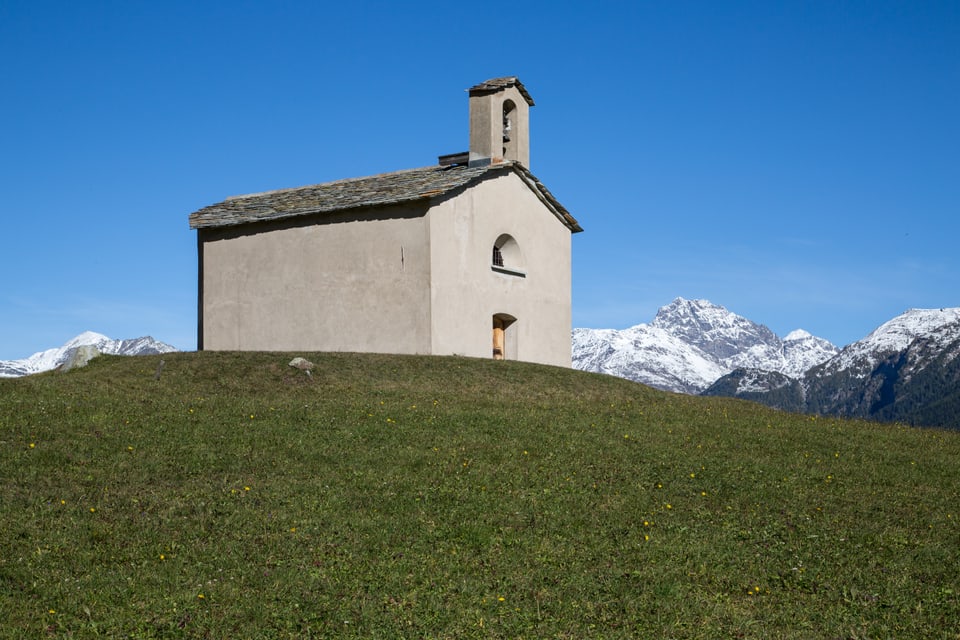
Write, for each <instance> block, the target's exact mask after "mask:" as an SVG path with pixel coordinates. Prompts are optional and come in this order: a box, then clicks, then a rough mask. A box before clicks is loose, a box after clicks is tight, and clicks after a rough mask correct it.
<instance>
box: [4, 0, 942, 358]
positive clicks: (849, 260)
mask: <svg viewBox="0 0 960 640" xmlns="http://www.w3.org/2000/svg"><path fill="white" fill-rule="evenodd" d="M506 75H516V76H518V77H519V78H520V79H521V80H522V81H523V83H524V84H525V86H526V87H527V89H528V90H529V91H530V93H531V94H532V96H533V98H534V100H535V101H536V103H537V106H536V107H535V108H534V109H533V110H532V111H531V169H532V171H533V173H534V174H535V175H537V177H538V178H540V180H541V181H543V183H544V184H546V185H547V186H548V187H549V188H550V190H551V191H552V192H553V193H554V195H555V196H557V198H558V199H559V200H560V201H561V202H562V203H563V204H564V205H565V206H566V207H567V208H568V209H569V210H570V211H571V212H572V213H573V214H574V215H575V216H576V217H577V219H578V220H579V221H580V223H581V224H582V226H583V227H584V229H585V232H584V233H581V234H577V235H576V236H574V243H573V244H574V255H573V325H574V326H575V327H592V328H625V327H628V326H631V325H634V324H638V323H641V322H649V321H650V320H652V318H653V316H654V315H655V314H656V311H657V308H658V307H660V306H662V305H665V304H668V303H669V302H670V301H671V300H673V299H674V298H675V297H677V296H682V297H685V298H705V299H708V300H710V301H712V302H714V303H716V304H720V305H723V306H725V307H727V308H728V309H730V310H731V311H734V312H736V313H739V314H740V315H743V316H746V317H747V318H750V319H751V320H754V321H756V322H760V323H763V324H766V325H767V326H769V327H770V328H771V329H773V331H774V332H776V333H777V334H778V335H781V336H783V335H785V334H787V333H788V332H790V331H791V330H793V329H796V328H803V329H806V330H808V331H810V332H811V333H814V334H815V335H819V336H821V337H824V338H827V339H828V340H830V341H832V342H834V343H836V344H838V345H840V346H843V345H845V344H848V343H850V342H853V341H855V340H857V339H859V338H862V337H864V336H865V335H866V334H867V333H869V332H870V331H871V330H872V329H874V328H875V327H877V326H878V325H880V324H881V323H883V322H885V321H886V320H889V319H890V318H892V317H894V316H896V315H898V314H899V313H901V312H903V311H904V310H906V309H907V308H911V307H951V306H960V249H958V248H957V245H958V244H960V240H958V239H960V2H957V1H956V0H952V1H949V2H934V1H931V2H906V1H902V2H886V1H883V0H871V1H868V2H867V1H865V2H858V1H833V0H831V1H827V2H816V1H803V2H771V1H767V0H762V1H757V2H735V1H733V2H715V1H713V0H710V1H705V2H684V1H682V0H681V1H678V0H669V1H664V2H641V1H630V2H604V1H602V0H593V1H592V2H557V1H556V0H553V1H550V2H538V1H524V2H511V3H479V2H450V1H449V0H448V1H444V2H420V3H417V2H410V3H406V2H403V3H401V2H369V1H362V0H360V1H356V0H354V1H351V2H336V3H334V2H297V1H293V0H290V1H273V2H267V1H264V2H254V1H242V0H231V1H229V2H214V1H205V2H194V1H190V2H178V1H174V0H167V1H164V2H140V1H133V0H120V1H115V2H97V1H91V2H74V1H66V0H65V1H63V2H50V1H44V0H2V1H0V78H2V89H0V123H2V136H0V219H2V223H3V224H2V235H0V237H2V247H3V254H2V255H3V263H2V264H3V267H2V272H0V359H14V358H22V357H25V356H28V355H30V354H32V353H34V352H35V351H39V350H41V349H45V348H49V347H54V346H59V345H60V344H62V343H63V342H65V341H66V340H68V339H69V338H71V337H73V336H75V335H77V334H79V333H81V332H83V331H85V330H93V331H98V332H100V333H104V334H106V335H108V336H110V337H113V338H132V337H138V336H141V335H152V336H154V337H155V338H157V339H158V340H163V341H165V342H168V343H170V344H173V345H174V346H176V347H178V348H180V349H187V350H190V349H194V348H195V347H196V292H197V287H196V277H197V276H196V235H195V232H193V231H191V230H190V229H189V226H188V222H187V216H188V215H189V214H190V213H191V212H193V211H195V210H197V209H199V208H201V207H203V206H206V205H208V204H212V203H215V202H219V201H221V200H223V199H224V198H225V197H227V196H230V195H236V194H242V193H251V192H256V191H264V190H269V189H276V188H283V187H294V186H300V185H305V184H313V183H318V182H325V181H328V180H334V179H339V178H347V177H355V176H363V175H370V174H375V173H382V172H386V171H393V170H398V169H405V168H412V167H419V166H426V165H430V164H433V163H435V162H436V156H437V155H439V154H444V153H452V152H457V151H463V150H466V148H467V124H468V123H467V96H466V93H465V91H464V90H465V89H466V88H468V87H470V86H471V85H473V84H476V83H478V82H480V81H483V80H486V79H488V78H493V77H498V76H506Z"/></svg>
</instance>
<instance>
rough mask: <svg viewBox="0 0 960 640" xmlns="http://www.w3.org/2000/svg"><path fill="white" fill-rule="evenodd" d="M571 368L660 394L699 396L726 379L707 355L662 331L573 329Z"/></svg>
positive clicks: (648, 327) (647, 327)
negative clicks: (630, 382)
mask: <svg viewBox="0 0 960 640" xmlns="http://www.w3.org/2000/svg"><path fill="white" fill-rule="evenodd" d="M573 345H574V346H573V366H574V368H575V369H580V370H582V371H595V372H597V373H607V374H610V375H614V376H617V377H620V378H627V379H628V380H634V381H636V382H642V383H643V384H646V385H649V386H651V387H656V388H658V389H666V390H669V391H676V392H679V393H697V392H698V391H699V390H700V389H704V388H706V387H707V386H708V385H709V384H710V383H711V382H713V381H714V380H716V379H717V378H719V377H720V376H721V375H723V374H724V373H725V371H724V370H723V368H721V367H720V365H719V364H717V362H716V361H715V360H714V359H713V358H711V357H710V356H709V355H707V354H706V353H704V352H703V351H701V350H700V349H698V348H697V347H695V346H693V345H691V344H687V343H686V342H684V341H683V340H681V339H680V338H677V337H676V336H674V335H672V334H670V333H669V332H667V331H666V330H664V329H662V328H660V327H654V326H651V325H647V324H639V325H637V326H635V327H630V328H629V329H624V330H623V331H617V330H615V329H574V330H573Z"/></svg>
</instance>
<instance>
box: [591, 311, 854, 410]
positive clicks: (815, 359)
mask: <svg viewBox="0 0 960 640" xmlns="http://www.w3.org/2000/svg"><path fill="white" fill-rule="evenodd" d="M838 351H839V349H837V347H835V346H834V345H832V344H831V343H830V342H828V341H827V340H824V339H823V338H817V337H815V336H812V335H810V334H809V333H807V332H806V331H802V330H797V331H793V332H791V333H790V334H788V335H787V337H786V338H783V339H781V338H778V337H777V335H776V334H774V333H773V331H771V330H770V329H769V328H767V327H766V326H764V325H762V324H757V323H755V322H752V321H750V320H748V319H746V318H744V317H742V316H739V315H737V314H735V313H732V312H731V311H728V310H727V309H725V308H723V307H721V306H719V305H715V304H713V303H711V302H709V301H707V300H686V299H684V298H677V299H676V300H674V301H673V302H671V303H670V304H668V305H666V306H664V307H661V308H660V310H659V311H658V312H657V315H656V317H655V318H654V319H653V322H652V323H650V324H639V325H637V326H634V327H630V328H629V329H624V330H615V329H574V331H573V366H574V368H576V369H581V370H583V371H595V372H599V373H608V374H611V375H615V376H619V377H622V378H627V379H629V380H635V381H637V382H642V383H644V384H647V385H650V386H652V387H656V388H659V389H664V390H667V391H675V392H679V393H699V392H701V391H703V390H704V389H706V388H707V387H709V386H710V384H711V383H713V382H714V381H716V380H717V379H718V378H720V377H721V376H723V375H724V374H726V373H729V372H730V371H733V370H734V369H738V368H753V369H763V370H765V371H774V372H777V373H780V374H782V375H784V376H787V377H789V378H796V377H800V376H801V375H803V373H804V372H805V371H806V370H808V369H809V368H810V367H812V366H815V365H817V364H820V363H821V362H824V361H826V360H828V359H829V358H831V357H833V356H834V355H835V354H836V353H837V352H838Z"/></svg>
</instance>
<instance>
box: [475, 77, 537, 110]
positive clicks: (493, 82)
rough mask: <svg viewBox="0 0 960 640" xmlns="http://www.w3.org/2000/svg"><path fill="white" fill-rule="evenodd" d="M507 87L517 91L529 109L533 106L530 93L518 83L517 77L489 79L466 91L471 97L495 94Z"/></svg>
mask: <svg viewBox="0 0 960 640" xmlns="http://www.w3.org/2000/svg"><path fill="white" fill-rule="evenodd" d="M507 87H516V88H517V91H519V92H520V95H522V96H523V99H524V100H526V101H527V104H529V105H530V106H531V107H532V106H534V105H533V98H532V97H531V96H530V92H528V91H527V88H526V87H525V86H523V83H522V82H520V79H519V78H517V76H507V77H504V78H491V79H490V80H486V81H484V82H481V83H480V84H475V85H473V86H472V87H470V88H469V89H467V91H468V92H469V95H471V96H472V95H477V94H479V95H483V94H485V93H496V92H497V91H500V90H501V89H505V88H507Z"/></svg>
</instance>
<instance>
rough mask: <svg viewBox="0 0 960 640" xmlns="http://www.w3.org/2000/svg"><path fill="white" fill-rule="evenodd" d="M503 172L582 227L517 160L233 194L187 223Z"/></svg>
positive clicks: (416, 195)
mask: <svg viewBox="0 0 960 640" xmlns="http://www.w3.org/2000/svg"><path fill="white" fill-rule="evenodd" d="M507 172H513V173H515V174H517V175H518V176H519V177H520V178H521V179H522V180H523V181H524V183H526V185H527V186H528V187H530V189H531V190H532V191H533V192H534V194H535V195H536V196H537V197H538V198H539V199H540V201H541V202H543V204H544V205H545V206H546V207H547V208H548V209H549V210H550V211H551V212H552V213H553V214H554V215H555V216H556V217H557V218H558V219H559V220H560V222H562V223H563V224H564V225H565V226H566V227H567V228H569V229H570V231H571V232H572V233H576V232H578V231H583V229H582V228H581V227H580V224H579V223H578V222H577V221H576V219H574V217H573V216H572V215H570V212H569V211H567V210H566V209H565V208H564V207H563V205H561V204H560V203H559V202H558V201H557V199H556V198H554V197H553V194H551V193H550V191H549V190H548V189H547V188H546V187H545V186H543V184H542V183H541V182H540V181H539V180H537V178H536V177H534V176H533V174H531V173H530V172H529V171H528V170H527V169H526V168H525V167H524V166H523V165H521V164H519V163H515V162H504V163H500V164H488V165H485V166H479V167H469V166H465V165H456V166H450V167H438V166H433V167H424V168H421V169H407V170H405V171H395V172H393V173H383V174H379V175H375V176H369V177H366V178H350V179H348V180H337V181H335V182H326V183H323V184H315V185H310V186H306V187H297V188H295V189H280V190H277V191H266V192H263V193H252V194H249V195H244V196H233V197H231V198H227V199H226V200H224V201H223V202H220V203H218V204H213V205H210V206H209V207H204V208H203V209H200V210H199V211H195V212H194V213H191V214H190V228H191V229H209V228H217V227H229V226H235V225H242V224H250V223H255V222H266V221H273V220H284V219H288V218H295V217H298V216H305V215H316V214H324V213H335V212H341V211H349V210H351V209H360V208H369V207H379V206H387V205H394V204H401V203H410V202H416V201H422V200H424V199H427V200H429V199H431V198H437V197H441V196H445V195H447V194H450V193H452V192H454V191H456V190H458V189H463V188H468V187H470V186H471V185H473V184H476V183H478V182H480V181H482V180H485V179H488V178H492V177H496V176H499V175H503V174H505V173H507Z"/></svg>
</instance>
